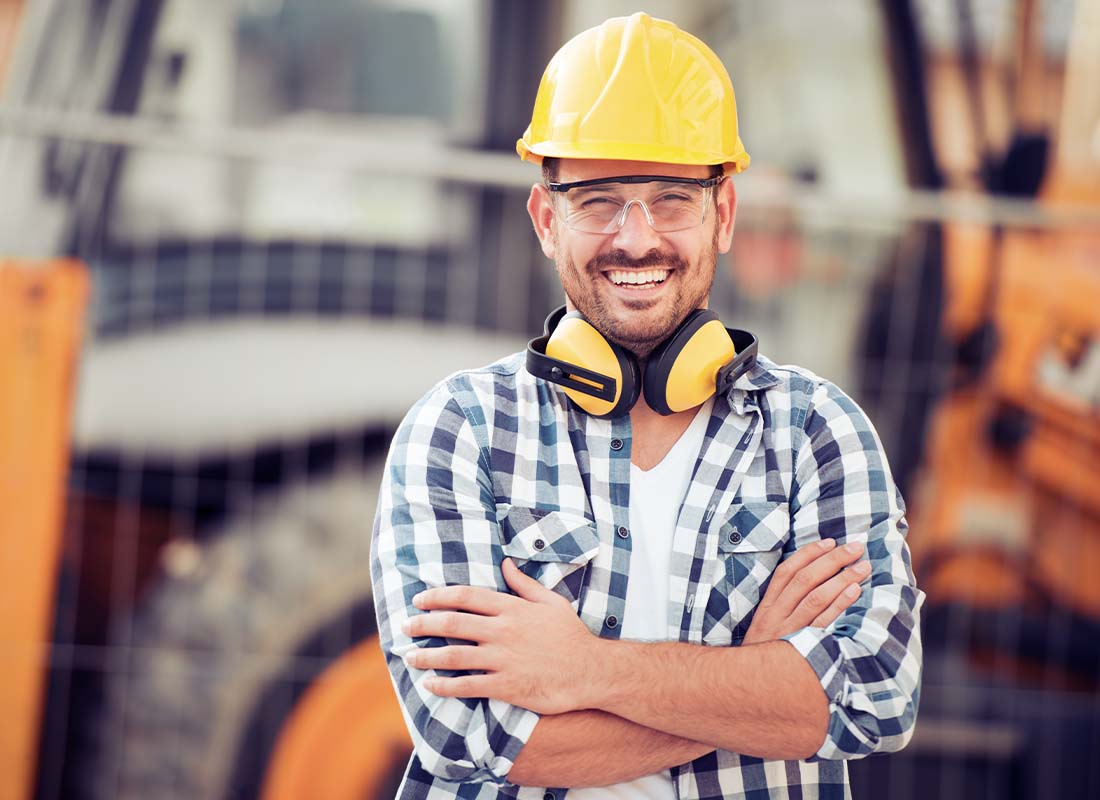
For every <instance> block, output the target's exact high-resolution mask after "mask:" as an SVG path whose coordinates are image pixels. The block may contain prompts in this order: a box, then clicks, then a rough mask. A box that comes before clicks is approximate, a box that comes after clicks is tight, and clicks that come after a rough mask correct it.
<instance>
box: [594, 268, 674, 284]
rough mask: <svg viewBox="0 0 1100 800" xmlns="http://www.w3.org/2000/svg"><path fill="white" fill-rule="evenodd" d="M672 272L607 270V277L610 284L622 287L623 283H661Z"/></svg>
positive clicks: (658, 270) (666, 270)
mask: <svg viewBox="0 0 1100 800" xmlns="http://www.w3.org/2000/svg"><path fill="white" fill-rule="evenodd" d="M671 271H672V270H668V269H646V270H625V269H613V270H609V271H608V273H607V277H608V278H610V279H611V281H612V283H615V284H617V285H619V286H622V285H623V284H624V283H630V284H634V285H639V284H643V283H662V282H663V281H664V279H665V278H667V277H668V273H669V272H671Z"/></svg>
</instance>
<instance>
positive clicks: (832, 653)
mask: <svg viewBox="0 0 1100 800" xmlns="http://www.w3.org/2000/svg"><path fill="white" fill-rule="evenodd" d="M780 640H781V641H786V642H789V643H790V644H791V645H792V646H793V647H794V649H795V650H797V651H798V652H799V653H800V654H801V655H802V657H803V658H805V659H806V662H807V663H808V664H809V665H810V668H811V669H813V671H814V672H815V673H816V674H817V679H818V680H819V681H820V682H821V688H822V689H824V690H825V698H826V699H827V700H828V701H829V717H830V720H829V733H828V734H826V736H825V741H824V742H822V744H821V747H820V749H818V751H817V753H815V756H816V757H818V758H836V757H837V756H836V747H835V745H834V743H833V741H832V735H831V734H832V729H833V722H834V720H835V714H836V711H837V710H838V709H839V708H841V707H843V706H844V704H845V702H846V700H847V695H848V679H847V677H846V676H845V674H844V669H843V665H844V656H843V654H842V653H841V652H840V646H839V645H838V644H837V641H836V638H835V637H834V635H833V634H831V633H829V631H828V630H826V629H823V628H803V629H802V630H800V631H796V632H794V633H792V634H788V635H787V636H781V637H780Z"/></svg>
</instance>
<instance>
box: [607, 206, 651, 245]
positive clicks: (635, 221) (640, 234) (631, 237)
mask: <svg viewBox="0 0 1100 800" xmlns="http://www.w3.org/2000/svg"><path fill="white" fill-rule="evenodd" d="M660 245H661V237H660V236H659V235H658V234H657V232H656V231H655V230H653V226H652V225H650V224H649V213H648V209H647V208H646V207H645V206H643V205H642V204H641V202H640V201H638V200H631V201H630V202H629V203H627V204H626V207H625V208H623V211H622V223H621V224H620V225H619V229H618V230H617V231H616V232H615V235H614V237H613V241H612V246H613V247H615V249H617V250H622V251H624V252H625V253H627V254H629V255H633V256H637V257H639V258H640V257H641V256H643V255H645V254H646V253H648V252H649V251H650V250H654V249H656V248H659V247H660Z"/></svg>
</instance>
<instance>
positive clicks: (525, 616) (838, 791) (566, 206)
mask: <svg viewBox="0 0 1100 800" xmlns="http://www.w3.org/2000/svg"><path fill="white" fill-rule="evenodd" d="M517 149H518V150H519V152H520V155H521V156H523V157H524V158H526V159H528V160H532V161H536V162H540V163H542V166H543V176H544V182H543V183H540V184H536V185H535V186H534V187H533V188H532V190H531V195H530V199H529V201H528V210H529V212H530V215H531V219H532V221H533V223H534V227H535V232H536V233H537V235H538V237H539V240H540V242H541V244H542V249H543V252H544V253H545V254H546V255H547V256H548V257H549V258H551V259H553V260H554V262H555V264H556V266H557V270H558V273H559V276H560V278H561V281H562V286H563V288H564V290H565V295H566V298H567V306H568V308H569V310H570V311H577V312H580V315H579V316H578V315H572V316H570V317H567V319H571V320H579V319H581V317H582V316H583V319H584V320H586V321H587V324H588V325H589V326H590V327H591V329H592V331H590V333H591V334H592V336H590V337H589V340H591V341H593V342H595V343H593V344H591V345H583V346H582V347H581V348H580V349H581V350H584V349H589V350H591V349H600V348H601V347H607V348H610V349H611V350H614V349H615V348H619V350H620V351H621V352H623V353H625V354H626V355H625V356H623V357H621V358H620V363H625V362H623V361H622V359H623V358H626V359H627V360H628V361H629V359H631V358H633V359H636V360H637V361H638V362H639V363H640V364H641V367H640V370H641V372H642V374H646V375H649V376H652V375H655V374H657V373H655V372H653V370H655V369H656V368H657V367H656V366H655V364H656V363H657V362H658V360H659V359H658V358H657V352H655V348H662V349H661V353H665V352H667V350H666V346H665V345H662V342H664V341H665V340H666V339H668V338H669V337H670V335H672V334H673V333H674V332H676V331H678V329H679V330H682V328H681V324H682V323H684V324H686V322H685V321H687V320H690V319H693V318H694V316H693V315H695V314H697V313H698V312H696V309H700V308H705V307H706V305H707V300H708V295H709V292H710V286H711V281H712V278H713V276H714V271H715V263H716V259H717V255H718V253H724V252H726V251H727V250H728V249H729V247H730V243H731V240H732V235H733V222H734V212H735V209H736V195H735V192H734V187H733V183H732V180H730V179H729V178H728V177H725V176H728V175H730V174H732V173H735V172H738V171H740V170H741V169H743V168H744V167H745V166H747V164H748V155H747V154H746V153H745V151H744V148H743V147H742V145H741V141H740V138H739V136H738V133H737V118H736V111H735V110H734V100H733V90H732V86H731V85H730V81H729V77H728V75H727V74H726V72H725V69H724V67H723V66H722V65H721V63H720V62H719V61H718V59H717V57H715V56H714V54H713V53H712V52H711V51H710V50H709V49H708V48H706V46H705V45H703V44H702V43H701V42H700V41H699V40H697V39H695V38H694V37H692V36H690V35H688V34H686V33H684V32H683V31H680V30H679V29H678V28H676V27H675V26H673V25H671V24H670V23H667V22H663V21H660V20H655V19H651V18H649V17H648V16H646V15H644V14H635V15H634V16H632V17H630V18H629V19H625V18H621V19H613V20H609V21H607V22H606V23H604V24H603V25H601V26H600V27H598V28H594V29H592V30H590V31H586V32H585V33H583V34H581V35H580V36H578V37H576V38H575V39H573V40H572V41H570V42H569V43H568V44H566V45H565V46H564V47H563V48H562V50H561V51H559V53H558V54H557V56H555V58H554V60H553V61H551V63H550V65H549V66H548V68H547V71H546V75H545V76H544V78H543V83H542V86H541V87H540V90H539V96H538V99H537V100H536V106H535V113H534V115H533V119H532V124H531V127H530V128H529V129H528V131H527V133H526V134H525V135H524V138H523V139H521V140H520V142H519V143H518V145H517ZM552 324H556V325H557V326H558V327H561V326H562V325H563V324H564V322H563V321H561V320H558V321H557V322H556V323H552ZM720 330H724V329H722V328H720ZM553 336H557V331H556V330H555V331H554V332H553ZM553 336H552V337H551V340H553ZM728 336H729V338H730V340H731V341H739V342H741V345H740V347H741V349H742V350H743V352H742V353H741V357H742V358H743V357H744V356H745V355H747V354H748V353H749V351H748V350H745V349H744V345H745V342H746V341H747V340H746V339H744V338H737V337H738V336H740V335H739V334H737V333H736V332H730V333H729V334H728ZM582 338H583V337H582ZM672 338H673V339H675V338H676V337H675V336H673V337H672ZM597 339H598V340H599V341H604V340H606V344H603V345H601V344H599V343H598V342H596V340H597ZM725 345H726V347H729V345H730V342H728V341H727V342H726V343H725ZM546 347H547V348H548V347H549V345H546ZM536 349H538V348H536ZM546 352H549V349H547V350H546ZM609 352H610V350H609ZM651 356H652V357H651ZM539 357H540V356H537V355H536V356H533V358H535V359H536V360H537V359H538V358H539ZM723 358H725V357H723ZM660 360H661V361H662V363H663V360H664V356H663V355H662V357H661V359H660ZM687 360H688V361H690V360H691V359H687ZM735 360H736V359H735ZM554 363H555V364H560V363H564V362H560V361H556V362H554ZM731 363H732V362H731ZM723 369H728V367H723ZM741 369H742V371H741V372H740V374H735V375H731V377H730V380H729V381H725V380H724V379H723V378H722V377H721V376H722V375H724V374H725V373H722V372H720V373H719V376H718V377H715V374H714V372H713V370H712V371H711V373H710V389H709V391H710V392H712V393H713V396H711V397H709V398H706V397H703V398H702V399H699V398H696V399H695V400H693V401H691V402H692V403H693V405H692V406H691V407H689V408H681V409H675V408H671V407H662V408H659V410H660V411H661V412H662V413H657V410H655V409H654V406H664V405H665V403H664V401H660V402H658V401H655V400H653V394H652V393H651V391H650V389H651V387H650V386H649V385H648V384H647V386H646V391H645V397H644V398H642V399H639V400H638V401H637V402H634V403H633V405H630V403H629V398H628V399H627V402H625V403H624V406H626V407H628V408H629V411H628V413H621V414H618V415H616V412H610V413H605V412H606V411H607V408H605V407H603V406H600V405H599V404H598V402H597V404H596V405H587V403H588V402H589V401H588V399H587V398H586V397H585V396H584V395H591V394H595V393H596V389H595V388H593V387H595V386H596V385H597V384H598V383H599V382H600V380H601V379H600V378H599V376H598V371H595V372H589V373H583V374H585V375H588V376H589V377H588V378H586V379H582V380H579V381H577V380H574V381H573V382H572V383H569V382H568V381H567V380H566V379H565V378H563V377H562V370H561V369H559V370H558V372H556V373H555V372H554V371H553V370H550V371H548V372H547V373H546V374H547V375H550V376H557V378H553V377H552V378H551V379H550V380H544V379H540V378H536V377H535V376H534V375H532V374H531V373H530V372H528V370H527V369H526V368H525V361H524V358H523V357H522V355H516V356H513V357H511V358H508V359H504V360H503V361H500V362H498V363H496V364H493V365H490V366H488V367H485V368H484V369H479V370H472V371H468V372H463V373H458V374H456V375H454V376H452V377H451V378H449V379H448V380H446V381H444V382H443V383H441V384H440V385H439V386H437V387H436V388H435V389H434V390H433V391H432V392H430V393H429V394H428V395H427V396H426V397H425V398H424V399H422V400H421V401H420V402H419V403H418V404H417V405H416V406H415V407H414V408H413V409H412V411H410V413H409V415H408V417H407V418H406V420H405V422H404V423H403V424H402V426H401V428H400V430H399V431H398V433H397V436H396V437H395V439H394V443H393V448H392V451H391V454H390V459H389V462H388V467H387V471H386V477H385V479H384V483H383V488H382V496H381V500H380V506H379V510H378V516H377V519H376V524H375V531H374V542H373V552H372V559H373V560H372V574H373V578H374V591H375V597H376V603H377V610H378V622H379V631H380V635H381V639H382V645H383V649H384V650H385V653H386V656H387V659H388V662H389V666H390V669H391V673H392V676H393V679H394V684H395V688H396V691H397V694H398V697H399V699H400V700H401V703H402V705H403V708H404V710H405V713H406V720H407V722H408V724H409V726H410V730H411V732H412V735H413V739H414V742H415V746H416V752H415V754H414V756H413V759H412V761H411V763H410V765H409V769H408V772H407V774H406V777H405V782H404V784H403V788H402V792H401V797H408V798H413V797H430V798H437V797H439V798H444V797H447V798H453V797H463V798H474V797H477V798H548V799H550V800H561V798H563V797H566V796H568V797H569V798H570V799H571V800H594V799H595V798H636V797H644V798H674V797H680V798H703V797H707V798H713V797H765V796H774V797H789V796H795V795H797V796H800V797H811V796H819V797H844V796H846V795H847V793H848V788H847V772H846V767H845V762H844V759H847V758H853V757H859V756H863V755H866V754H868V753H871V752H875V751H888V750H896V749H898V748H900V747H902V746H904V744H905V743H906V741H907V740H908V738H909V736H910V734H911V731H912V727H913V723H914V719H915V714H916V701H917V693H918V683H919V672H920V643H919V637H918V610H919V606H920V604H921V601H922V599H923V598H922V595H921V593H920V592H919V591H918V590H917V589H916V587H915V585H914V582H913V575H912V572H911V570H910V568H909V559H908V552H907V550H906V546H905V542H904V532H905V522H904V519H903V513H904V509H903V507H902V502H901V498H900V496H899V495H898V494H897V492H896V490H895V488H894V485H893V481H892V479H891V477H890V472H889V467H888V466H887V463H886V459H885V456H884V455H883V453H882V450H881V445H880V444H879V441H878V438H877V436H876V435H875V433H874V431H873V429H872V428H871V425H870V423H869V422H868V421H867V419H866V418H865V417H864V415H863V413H862V412H861V411H860V410H859V408H858V407H856V405H855V404H854V403H853V402H852V401H851V400H850V399H849V398H848V397H847V396H845V395H844V394H843V393H842V392H841V391H840V390H839V389H837V388H836V387H835V386H833V385H831V384H829V383H828V382H826V381H823V380H822V379H820V378H818V377H816V376H814V375H812V374H811V373H809V372H807V371H805V370H802V369H798V368H794V367H777V366H775V365H774V364H772V363H771V362H769V361H767V360H766V359H764V358H762V357H761V358H759V359H756V360H753V359H751V358H749V359H747V360H744V363H743V365H742V368H741ZM566 371H568V367H567V368H566ZM674 373H675V371H673V372H672V373H670V376H674ZM576 374H577V375H581V374H582V373H581V372H577V373H576ZM559 379H560V380H559ZM555 380H557V383H555V382H553V381H555ZM631 380H632V379H631V376H630V369H629V368H627V369H625V371H623V372H622V373H621V374H618V376H617V378H616V379H615V380H612V381H610V384H611V385H612V386H613V388H614V391H613V392H612V393H611V394H609V395H607V398H610V399H608V405H609V406H610V405H615V406H616V408H617V407H618V405H619V403H620V402H621V401H623V397H624V395H623V392H625V391H626V386H627V384H629V383H630V382H631ZM586 381H587V382H586ZM558 383H562V384H563V385H566V386H570V387H572V388H569V389H563V388H561V387H560V386H559V385H558ZM682 383H683V381H680V382H677V381H676V380H673V377H669V380H668V387H667V388H668V390H669V391H670V392H672V393H676V392H679V391H680V390H681V389H682V388H683V386H682V385H681V384H682ZM661 388H663V387H657V389H654V390H653V392H657V391H658V390H659V389H661ZM585 408H588V411H586V410H584V409H585ZM864 556H865V557H864Z"/></svg>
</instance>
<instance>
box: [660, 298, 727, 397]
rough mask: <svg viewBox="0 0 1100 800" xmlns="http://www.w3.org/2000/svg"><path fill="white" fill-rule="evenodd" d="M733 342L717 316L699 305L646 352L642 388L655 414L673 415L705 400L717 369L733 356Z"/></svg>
mask: <svg viewBox="0 0 1100 800" xmlns="http://www.w3.org/2000/svg"><path fill="white" fill-rule="evenodd" d="M734 355H735V352H734V349H733V342H732V341H731V340H730V337H729V334H727V333H726V329H725V327H724V326H723V325H722V322H721V321H720V320H719V319H718V315H717V314H715V313H714V312H713V311H710V310H708V309H703V308H699V309H696V310H695V311H692V312H691V313H690V314H688V316H687V318H686V319H685V320H684V321H683V322H682V323H681V324H680V327H679V328H677V329H676V330H675V331H674V332H673V334H672V335H671V336H669V337H668V338H667V339H665V340H664V341H663V342H661V344H659V345H657V347H656V348H655V349H654V350H653V352H652V353H650V354H649V360H648V361H647V362H646V366H645V378H644V379H643V381H642V387H643V389H644V391H645V399H646V402H647V403H649V407H650V408H652V409H653V410H654V411H656V412H657V413H658V414H674V413H676V412H677V411H684V410H685V409H688V408H694V407H695V406H697V405H699V404H700V403H702V402H704V401H706V399H707V398H708V397H710V396H711V395H712V394H714V392H715V389H716V388H717V375H718V370H719V369H721V368H722V367H723V366H725V365H726V364H728V363H729V362H730V361H731V360H732V359H733V357H734Z"/></svg>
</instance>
